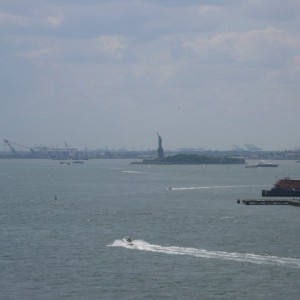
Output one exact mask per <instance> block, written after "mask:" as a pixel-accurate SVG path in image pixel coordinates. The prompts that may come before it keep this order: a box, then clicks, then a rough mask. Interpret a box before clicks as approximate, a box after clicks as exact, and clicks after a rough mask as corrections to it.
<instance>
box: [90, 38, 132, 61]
mask: <svg viewBox="0 0 300 300" xmlns="http://www.w3.org/2000/svg"><path fill="white" fill-rule="evenodd" d="M94 42H95V47H96V49H97V50H98V51H99V52H100V53H103V54H105V55H107V56H109V57H112V58H114V59H122V58H123V57H124V50H125V49H126V48H127V46H128V42H127V39H126V38H125V37H123V36H117V35H115V36H111V35H110V36H109V35H103V36H99V37H97V38H95V39H94Z"/></svg>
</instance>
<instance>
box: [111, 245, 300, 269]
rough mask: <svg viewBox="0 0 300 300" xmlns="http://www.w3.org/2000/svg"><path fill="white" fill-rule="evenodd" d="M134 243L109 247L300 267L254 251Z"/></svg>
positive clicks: (298, 263)
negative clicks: (225, 250) (212, 249)
mask: <svg viewBox="0 0 300 300" xmlns="http://www.w3.org/2000/svg"><path fill="white" fill-rule="evenodd" d="M132 243H133V245H128V244H127V243H126V242H124V241H122V240H115V241H114V242H113V243H112V244H111V245H108V246H109V247H123V248H127V249H132V250H140V251H147V252H158V253H164V254H173V255H189V256H194V257H198V258H207V259H213V258H215V259H220V260H232V261H237V262H248V263H253V264H269V265H270V264H271V265H281V266H286V267H294V268H300V259H297V258H288V257H279V256H271V255H258V254H252V253H236V252H224V251H208V250H205V249H198V248H185V247H175V246H169V247H165V246H160V245H153V244H149V243H147V242H145V241H142V240H133V241H132Z"/></svg>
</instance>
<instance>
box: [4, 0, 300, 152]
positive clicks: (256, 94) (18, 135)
mask: <svg viewBox="0 0 300 300" xmlns="http://www.w3.org/2000/svg"><path fill="white" fill-rule="evenodd" d="M0 62H1V68H0V97H1V98H0V99H1V100H0V101H1V102H0V104H1V106H0V108H1V109H0V130H1V131H0V138H1V139H4V138H6V139H9V140H12V141H15V142H17V143H19V144H23V145H28V146H34V145H48V146H49V145H61V146H62V145H64V142H65V141H66V142H67V143H69V144H70V145H72V146H74V147H78V148H84V147H88V148H101V147H109V148H113V147H115V148H119V147H123V146H126V147H127V148H128V149H132V148H135V149H147V148H151V149H155V148H156V147H157V137H156V132H159V133H160V135H161V136H162V138H163V147H164V148H165V149H175V148H180V147H201V148H205V149H208V148H210V149H220V150H223V149H231V147H232V145H233V144H237V145H241V146H242V145H243V144H245V143H254V144H256V145H257V146H259V147H261V148H263V149H266V150H268V149H273V150H283V149H294V148H298V147H300V130H299V127H300V114H299V112H300V1H299V0H286V1H282V0H245V1H240V0H226V1H225V0H219V1H218V0H210V1H209V0H206V1H201V0H199V1H196V0H153V1H150V0H149V1H146V0H144V1H138V0H107V1H105V0H42V1H41V0H26V1H24V0H1V1H0ZM1 144H2V142H1ZM1 147H2V145H1Z"/></svg>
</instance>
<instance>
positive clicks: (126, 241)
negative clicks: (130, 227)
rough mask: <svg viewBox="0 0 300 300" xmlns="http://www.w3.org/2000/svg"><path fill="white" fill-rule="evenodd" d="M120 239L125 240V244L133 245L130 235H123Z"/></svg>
mask: <svg viewBox="0 0 300 300" xmlns="http://www.w3.org/2000/svg"><path fill="white" fill-rule="evenodd" d="M122 241H123V242H125V243H126V244H127V245H130V246H132V245H133V242H132V239H131V238H130V236H125V237H124V238H123V239H122Z"/></svg>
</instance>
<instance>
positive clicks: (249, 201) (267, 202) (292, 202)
mask: <svg viewBox="0 0 300 300" xmlns="http://www.w3.org/2000/svg"><path fill="white" fill-rule="evenodd" d="M242 203H243V204H245V205H294V206H300V200H299V199H297V200H294V199H293V200H289V199H276V200H274V199H245V200H242Z"/></svg>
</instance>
